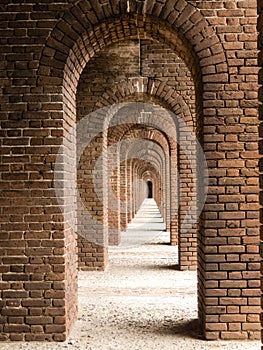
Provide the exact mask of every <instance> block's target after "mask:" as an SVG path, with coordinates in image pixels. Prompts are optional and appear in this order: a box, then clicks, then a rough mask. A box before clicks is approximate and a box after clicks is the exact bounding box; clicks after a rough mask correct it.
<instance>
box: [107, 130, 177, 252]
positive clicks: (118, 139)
mask: <svg viewBox="0 0 263 350" xmlns="http://www.w3.org/2000/svg"><path fill="white" fill-rule="evenodd" d="M168 138H169V137H167V136H165V135H164V133H163V132H161V131H160V130H158V129H154V128H153V127H150V126H149V125H143V124H131V123H126V124H120V125H118V124H117V125H116V126H112V127H110V128H109V129H108V147H109V149H108V152H107V153H108V162H109V163H108V166H109V168H108V171H109V177H108V184H109V188H111V191H113V194H114V195H115V198H116V200H117V202H118V203H117V208H115V207H114V208H113V207H112V202H113V200H114V199H113V198H111V196H110V197H109V199H108V200H109V206H108V218H109V242H110V244H111V245H115V244H118V243H119V242H120V231H121V228H122V231H123V230H125V228H126V226H127V223H128V218H129V219H130V218H131V217H132V215H129V209H128V205H130V204H129V203H128V201H127V198H129V195H128V194H127V187H126V186H125V185H124V184H125V183H126V181H127V179H126V176H125V171H124V169H123V165H122V164H123V161H124V158H127V157H128V158H129V157H132V158H133V157H135V156H136V154H135V155H128V153H129V151H131V147H132V145H133V144H132V141H136V140H138V139H139V140H149V141H151V142H153V143H156V144H157V145H158V146H159V147H161V148H162V149H163V150H164V152H165V154H166V155H167V157H169V155H170V142H172V140H171V138H170V140H169V139H168ZM116 145H117V146H118V147H116ZM120 147H121V148H122V149H125V153H126V155H124V153H123V151H121V150H120V151H119V150H118V148H120ZM138 151H140V150H138ZM120 155H122V156H121V159H120V158H119V157H120ZM156 166H157V168H158V165H156ZM159 168H161V166H160V164H159ZM169 169H170V168H169ZM169 169H166V172H167V174H165V175H163V176H168V171H169ZM121 171H122V174H120V172H121ZM120 187H121V188H120ZM165 188H166V187H165ZM166 194H167V195H168V194H170V186H169V188H168V189H167V191H166ZM119 200H121V204H120V203H119ZM168 202H169V201H165V200H163V201H161V202H160V203H162V205H163V207H164V206H167V205H168ZM137 205H139V202H137ZM120 206H122V208H126V210H125V212H124V211H123V209H122V210H120ZM165 209H166V212H167V213H168V211H169V209H170V206H169V207H168V208H165ZM165 219H166V222H169V220H170V215H169V216H168V214H167V217H165Z"/></svg>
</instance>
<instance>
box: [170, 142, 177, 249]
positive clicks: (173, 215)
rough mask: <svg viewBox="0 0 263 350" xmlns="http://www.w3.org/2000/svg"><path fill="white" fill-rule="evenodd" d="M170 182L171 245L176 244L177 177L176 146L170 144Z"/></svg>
mask: <svg viewBox="0 0 263 350" xmlns="http://www.w3.org/2000/svg"><path fill="white" fill-rule="evenodd" d="M170 163H171V170H170V184H171V223H170V236H171V245H177V244H178V194H179V192H178V179H177V173H178V170H177V146H176V145H172V146H171V156H170Z"/></svg>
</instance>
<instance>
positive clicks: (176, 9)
mask: <svg viewBox="0 0 263 350" xmlns="http://www.w3.org/2000/svg"><path fill="white" fill-rule="evenodd" d="M132 3H133V6H132V5H131V6H128V2H127V1H122V0H120V1H118V4H116V3H115V5H112V6H111V1H107V2H105V3H104V4H103V5H101V4H100V3H99V2H98V1H96V0H95V1H92V4H90V5H87V3H86V1H85V0H81V1H79V2H78V4H76V5H75V6H73V7H72V8H70V9H69V10H68V11H66V12H65V13H64V15H63V17H62V18H61V19H60V20H59V21H58V23H57V25H56V27H55V28H54V30H53V31H52V33H51V34H50V37H49V39H48V41H47V44H46V47H45V48H44V50H43V52H42V58H41V61H40V70H39V73H40V75H43V76H45V75H46V76H47V75H50V76H53V77H54V78H55V77H56V78H60V79H63V78H66V76H63V74H64V73H63V72H64V70H65V67H66V66H68V68H69V71H71V72H73V73H74V80H75V82H76V84H74V85H75V87H76V85H77V82H78V79H79V76H80V74H81V72H82V70H83V68H84V67H85V65H86V62H87V61H88V60H89V59H90V58H91V57H92V56H93V55H94V53H95V52H98V51H99V50H100V49H101V48H102V47H103V46H106V45H109V44H110V43H113V42H116V41H119V40H124V39H125V38H126V39H130V38H140V37H143V38H145V36H146V37H147V36H148V37H149V38H153V39H158V40H160V41H165V42H166V43H167V44H169V45H171V46H172V47H173V48H174V49H175V51H177V52H178V54H179V56H180V57H182V59H183V60H184V61H185V62H186V63H187V65H188V67H189V69H190V70H191V71H192V73H193V76H195V78H197V77H198V75H199V68H198V66H199V65H198V63H197V61H199V63H200V67H201V71H202V74H203V75H204V76H206V75H207V74H208V71H209V67H210V66H211V67H212V68H213V69H212V71H213V72H214V71H215V76H216V75H222V73H226V72H227V67H226V66H224V67H222V64H225V63H226V58H225V54H224V50H223V46H222V44H221V42H220V39H219V37H218V36H217V35H216V33H215V31H214V30H213V28H212V27H211V26H210V25H209V24H208V22H207V20H206V19H205V18H204V17H203V16H202V14H201V12H200V11H199V10H198V9H197V8H196V7H195V6H194V5H193V4H190V3H188V2H187V1H186V0H174V1H173V4H171V1H166V2H164V3H163V4H160V3H159V2H157V1H152V2H145V5H146V6H143V8H144V10H142V7H141V6H140V5H139V4H140V3H141V2H140V1H132ZM117 5H119V7H117ZM137 5H138V6H137ZM128 7H129V8H128ZM106 8H107V11H104V10H105V9H106ZM113 8H114V9H115V11H113ZM156 8H159V10H156ZM109 19H111V20H109ZM114 28H121V31H120V32H115V31H114ZM193 63H195V64H193ZM42 67H45V69H42ZM48 67H49V68H48ZM53 67H56V69H54V70H52V68H53ZM70 68H73V71H72V69H70ZM217 68H220V69H217ZM210 72H211V71H210ZM216 72H220V73H216ZM67 78H69V75H68V77H67ZM209 79H211V78H209ZM74 80H72V81H71V82H73V81H74ZM213 80H214V81H216V78H215V77H214V79H213ZM61 83H62V80H61ZM61 85H62V84H61Z"/></svg>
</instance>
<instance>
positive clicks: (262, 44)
mask: <svg viewBox="0 0 263 350" xmlns="http://www.w3.org/2000/svg"><path fill="white" fill-rule="evenodd" d="M258 13H259V17H258V31H259V40H258V42H259V49H260V53H259V67H260V68H261V69H260V72H259V83H260V88H259V101H260V107H259V118H260V127H259V137H260V143H259V153H260V161H259V169H260V178H259V179H260V193H259V201H260V213H261V215H260V219H261V220H260V222H261V226H260V232H261V243H260V245H261V259H262V258H263V235H262V232H263V171H262V169H263V156H262V155H263V137H262V135H263V133H262V130H263V123H262V120H263V104H262V103H263V87H262V85H263V3H262V1H258ZM262 271H263V262H262V260H261V278H262ZM262 298H263V284H262V283H261V305H262ZM262 328H263V314H262V312H261V329H262ZM261 334H262V335H261V340H262V342H263V333H262V330H261ZM261 349H263V346H262V347H261Z"/></svg>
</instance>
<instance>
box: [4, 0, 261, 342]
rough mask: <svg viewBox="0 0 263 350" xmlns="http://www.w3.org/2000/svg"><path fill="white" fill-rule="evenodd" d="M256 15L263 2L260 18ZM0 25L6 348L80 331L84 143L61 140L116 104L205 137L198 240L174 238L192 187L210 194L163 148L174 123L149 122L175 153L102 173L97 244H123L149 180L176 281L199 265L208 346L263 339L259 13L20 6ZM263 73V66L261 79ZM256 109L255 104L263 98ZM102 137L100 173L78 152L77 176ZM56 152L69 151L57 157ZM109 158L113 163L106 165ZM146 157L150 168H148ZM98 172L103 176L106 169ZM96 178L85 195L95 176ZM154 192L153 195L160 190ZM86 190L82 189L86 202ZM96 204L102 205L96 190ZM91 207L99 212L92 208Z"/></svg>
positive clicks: (94, 252)
mask: <svg viewBox="0 0 263 350" xmlns="http://www.w3.org/2000/svg"><path fill="white" fill-rule="evenodd" d="M128 4H129V6H128ZM127 6H128V7H127ZM261 6H262V5H261V2H259V10H261ZM261 17H262V16H260V18H259V29H260V30H262V23H261V22H262V18H261ZM0 21H1V27H0V42H1V52H0V84H1V90H0V91H1V95H0V96H1V110H0V123H1V128H0V142H1V143H0V146H1V147H0V157H1V162H0V169H1V198H0V229H1V233H0V246H1V248H0V252H1V254H0V255H1V265H0V272H1V280H0V297H1V299H0V300H1V301H0V309H1V323H0V333H1V336H0V340H8V339H9V340H29V341H31V340H55V341H61V340H64V339H65V337H66V335H67V334H68V332H69V329H70V327H71V325H72V324H73V322H74V321H75V319H76V316H77V254H76V248H77V247H76V237H75V233H74V231H77V230H75V228H76V226H75V224H76V223H75V210H74V208H75V205H74V203H75V195H76V193H75V192H74V184H75V183H76V179H77V178H76V177H77V174H76V171H75V162H76V158H75V146H74V145H75V144H76V142H75V140H74V135H69V134H68V131H70V128H71V127H72V126H74V125H75V121H76V115H77V116H78V117H79V118H81V117H83V116H84V115H86V114H88V113H90V112H91V111H92V110H94V109H95V108H100V107H103V106H105V105H108V104H113V103H118V102H120V101H136V102H150V103H156V104H157V105H161V106H164V107H166V108H167V109H169V110H170V111H172V112H173V113H175V114H176V115H177V116H178V117H180V118H182V119H183V120H184V121H185V122H186V124H187V125H188V127H190V128H192V129H193V130H194V131H195V132H196V134H197V136H198V138H199V140H200V141H201V143H202V145H203V148H204V151H205V155H206V159H207V166H208V170H209V190H208V196H207V200H206V204H205V206H204V210H203V213H202V215H201V217H200V220H199V223H198V228H195V227H194V228H190V227H189V231H187V230H185V231H183V230H181V227H182V222H183V218H184V216H185V213H186V212H187V208H188V207H189V203H190V202H191V200H194V201H195V197H196V193H195V192H196V191H195V187H196V186H197V189H200V188H201V184H200V183H197V184H195V178H194V176H193V175H192V174H191V171H190V168H191V166H190V165H191V164H190V163H191V162H189V160H188V159H187V157H186V156H185V152H183V147H180V148H177V146H176V145H174V144H172V142H170V141H169V137H167V135H169V132H170V131H171V129H173V130H175V128H174V125H173V124H172V122H171V120H170V121H169V120H168V119H167V120H165V121H164V122H163V121H162V125H159V124H158V120H157V119H156V120H154V121H152V123H154V125H155V129H156V130H158V129H159V128H160V130H165V132H164V134H166V135H165V137H166V141H164V140H161V139H160V138H159V136H158V133H157V132H155V135H153V141H154V142H155V143H154V144H155V146H154V147H153V150H152V152H151V154H150V158H149V159H147V160H145V161H142V160H141V159H139V158H137V159H136V158H135V157H133V159H131V160H129V161H128V158H126V159H124V160H123V161H122V162H120V174H119V175H118V170H117V173H116V174H114V172H113V175H111V177H109V179H108V178H107V176H106V175H107V172H106V175H105V177H104V178H99V179H98V183H99V184H101V188H102V192H103V198H104V200H103V201H102V202H101V201H97V203H96V204H95V205H94V207H92V206H91V209H90V210H91V213H93V214H94V215H96V216H97V219H98V221H97V223H98V224H96V225H95V226H94V227H93V229H94V234H95V236H96V237H100V238H101V237H102V238H103V239H102V241H103V244H104V243H105V240H106V239H107V234H108V233H109V232H106V231H107V229H106V230H104V228H103V229H102V231H100V229H101V227H100V226H99V223H103V225H104V226H103V227H106V228H107V227H108V226H109V225H108V224H109V223H110V227H115V228H116V227H117V231H116V230H113V237H115V238H116V237H117V240H118V234H119V227H120V228H125V227H126V225H127V222H128V221H129V220H130V219H131V218H132V216H133V215H134V211H135V210H136V204H137V205H138V204H139V203H140V202H141V200H142V196H141V195H140V194H141V193H142V192H143V191H144V190H145V187H144V188H139V190H138V188H135V186H134V184H133V181H132V180H133V179H134V178H135V177H138V178H139V179H143V180H145V179H147V178H148V175H149V172H150V173H151V174H152V175H151V176H152V181H153V184H154V188H155V191H154V196H155V198H156V200H157V202H158V204H159V205H160V209H161V211H162V214H163V215H164V217H165V220H166V222H167V224H168V225H170V227H169V228H170V229H171V230H172V232H174V234H172V243H176V241H177V237H176V234H175V232H176V231H177V230H178V233H179V245H180V264H181V268H189V267H191V266H192V267H194V266H195V265H196V255H197V250H198V276H199V290H198V299H199V318H200V321H201V324H202V329H203V330H204V336H205V337H206V338H207V339H216V338H222V339H226V340H227V339H254V338H258V337H259V313H260V309H259V305H260V300H259V298H260V292H259V291H260V288H259V277H260V270H259V205H258V164H257V163H258V160H257V158H258V96H257V93H258V68H257V67H258V60H257V54H258V52H257V32H256V23H257V3H256V1H255V0H249V1H241V0H233V1H194V2H193V1H186V0H173V1H162V2H160V1H155V0H154V1H147V2H142V1H136V0H134V1H128V2H127V1H122V0H116V1H115V0H114V1H104V2H103V4H102V2H99V1H87V0H80V1H71V0H68V1H64V2H55V1H49V2H46V1H43V2H42V1H35V2H34V1H31V2H28V3H21V4H20V3H19V4H18V3H17V1H15V0H13V1H8V2H7V1H4V2H2V4H1V5H0ZM261 41H262V40H260V45H261V46H262V43H261ZM113 44H115V46H114V45H113ZM260 48H261V47H260ZM127 53H129V56H131V57H130V59H129V61H128V60H127V56H125V55H127ZM103 57H104V58H103ZM105 60H107V66H106V69H105ZM261 61H262V59H261V56H260V66H262V62H261ZM120 62H122V64H121V65H120ZM85 67H87V68H86V69H87V71H86V70H85ZM88 68H90V69H91V70H89V71H88ZM102 68H103V69H104V70H102ZM92 69H93V71H92ZM106 71H108V74H106ZM92 72H93V73H92ZM87 74H90V75H91V76H92V74H93V76H92V80H93V84H91V83H90V82H87V81H84V78H85V76H86V75H87ZM94 74H95V75H94ZM96 79H97V80H96ZM107 79H108V80H107ZM260 80H262V74H261V73H260ZM85 84H86V88H87V89H90V90H89V94H86V98H84V97H83V96H81V93H82V92H84V91H85V89H84V88H85V86H84V85H85ZM85 93H86V91H85ZM259 95H260V99H261V100H262V94H261V90H260V94H259ZM260 111H261V109H260ZM130 123H132V124H134V125H135V127H134V129H133V131H131V132H130V134H128V135H129V138H128V139H131V137H133V138H134V139H136V134H137V138H141V137H142V132H143V133H147V132H148V131H147V127H146V128H145V130H144V131H142V130H139V129H140V128H138V127H137V126H136V124H137V123H136V118H133V117H131V120H129V124H130ZM145 123H146V122H145ZM159 123H160V120H159ZM124 131H125V130H124V129H123V130H121V129H119V130H117V129H115V131H114V132H113V134H112V135H107V137H108V136H109V138H110V137H111V136H112V137H113V138H114V137H116V138H117V140H120V139H121V137H122V135H123V134H122V133H123V132H124ZM177 131H179V136H180V137H179V138H178V139H177V141H180V143H181V142H182V145H183V146H185V147H189V149H188V151H189V152H190V153H191V152H192V153H191V154H194V151H193V150H191V145H190V142H189V139H187V134H186V132H185V131H186V130H185V129H184V128H181V127H180V126H179V128H178V130H177ZM125 133H127V130H126V131H125ZM260 135H261V129H260ZM105 136H106V135H102V137H101V139H102V146H101V143H100V142H101V140H100V142H98V144H96V147H98V149H97V150H96V152H95V154H94V156H95V158H93V157H91V154H90V153H89V152H88V150H89V149H88V148H87V149H86V150H85V152H86V153H85V155H86V157H84V161H83V164H82V165H83V166H84V168H83V171H84V172H85V171H86V172H88V170H90V169H91V168H92V162H94V159H98V158H99V155H100V154H101V153H103V152H102V151H101V148H103V149H104V150H105V149H106V148H107V146H108V144H107V138H106V137H105ZM145 137H146V136H145ZM147 137H149V135H148V136H147ZM166 144H168V145H169V147H168V149H169V152H170V154H169V156H170V157H171V159H172V163H173V165H176V166H177V165H179V166H180V171H181V177H182V185H183V186H182V201H181V203H180V204H181V208H180V211H179V214H180V215H179V218H178V216H177V213H176V210H175V208H176V204H177V203H176V201H177V199H176V197H177V196H176V194H177V193H174V191H173V188H175V187H176V176H175V175H176V174H175V172H174V173H173V172H171V181H170V184H168V183H167V180H169V179H168V177H167V174H168V170H169V169H168V165H167V163H165V157H166V156H167V147H166ZM61 145H63V149H62V150H63V152H62V154H61V155H60V157H59V158H57V154H58V152H59V148H60V146H61ZM77 146H78V145H77ZM260 147H261V146H260ZM160 148H161V149H162V152H160ZM261 148H262V147H261ZM136 150H137V153H138V152H139V149H136ZM127 152H128V150H127ZM114 154H115V153H114V152H113V154H109V158H108V159H107V161H109V163H108V164H109V165H110V164H113V161H114ZM131 154H132V155H133V156H134V153H132V152H131ZM139 154H140V157H142V156H143V154H144V153H143V152H142V153H139ZM128 156H129V155H128V154H127V157H128ZM104 160H105V159H104ZM149 160H150V162H149ZM55 164H56V166H58V167H59V168H58V169H59V170H60V173H59V174H60V176H61V180H63V181H62V183H63V186H62V187H61V195H60V200H59V202H58V201H57V197H56V192H55V189H54V169H55ZM105 164H106V168H105V167H104V166H105ZM102 165H103V166H102V168H101V169H100V170H101V171H102V172H103V171H105V169H106V170H107V162H106V163H105V162H104V163H103V164H102ZM110 166H111V165H110ZM194 166H195V165H194ZM197 166H198V164H197ZM174 168H175V166H174V167H171V170H172V169H174ZM198 169H199V168H198ZM157 170H158V171H157ZM147 171H148V173H147ZM160 175H161V176H160ZM78 176H80V172H79V173H78ZM118 177H119V178H120V184H121V186H120V187H119V188H118ZM87 179H88V181H90V178H89V175H88V177H87ZM111 179H112V182H110V181H111ZM57 180H58V179H57ZM160 181H161V182H162V183H161V186H159V189H158V190H157V186H156V185H155V184H157V183H158V184H159V183H160ZM109 183H110V184H112V188H113V191H115V193H116V196H117V198H118V196H119V197H120V199H123V200H124V201H125V200H126V203H127V205H126V209H125V210H124V211H123V212H122V213H121V214H120V213H118V211H117V214H116V215H115V216H114V217H113V218H112V219H113V220H112V222H111V221H110V220H111V219H110V220H108V216H109V215H108V214H109V213H108V210H106V208H107V207H108V206H107V205H106V203H107V201H108V199H107V188H108V187H109ZM80 184H81V183H79V185H80ZM83 189H84V187H81V186H80V192H81V190H83ZM122 189H123V193H122V191H121V190H122ZM84 193H85V192H84ZM87 193H88V192H87ZM91 193H92V194H94V195H95V192H94V189H93V188H92V187H91ZM143 193H144V192H143ZM83 196H84V197H83V198H85V200H87V205H91V203H92V199H93V197H92V196H86V195H84V194H83ZM260 198H261V197H260ZM129 199H131V200H129ZM261 204H262V203H261ZM261 204H260V205H261ZM195 209H196V208H193V213H192V214H193V215H194V211H195ZM95 212H96V213H95ZM80 224H81V222H80ZM80 224H79V228H80V227H81V225H80ZM84 224H85V222H84ZM84 224H83V227H85V225H84ZM111 225H113V226H111ZM99 227H100V228H99ZM85 229H86V228H85ZM197 231H198V235H197V233H196V232H197ZM116 232H117V234H116ZM197 236H198V239H197ZM115 238H114V239H115ZM79 242H80V243H79V244H83V242H84V241H83V240H80V241H79ZM100 243H101V242H100ZM85 244H87V246H85V247H84V246H83V247H82V249H80V261H81V262H84V261H85V263H83V265H85V266H86V268H104V267H105V265H106V263H107V250H106V249H105V248H102V246H103V245H98V246H96V244H94V242H93V243H92V242H88V243H85ZM81 254H84V255H83V256H81ZM88 264H90V265H88ZM17 310H19V311H18V313H16V312H17ZM59 310H60V311H59ZM15 313H16V314H15ZM14 315H15V316H14ZM2 320H3V322H2Z"/></svg>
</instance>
